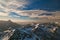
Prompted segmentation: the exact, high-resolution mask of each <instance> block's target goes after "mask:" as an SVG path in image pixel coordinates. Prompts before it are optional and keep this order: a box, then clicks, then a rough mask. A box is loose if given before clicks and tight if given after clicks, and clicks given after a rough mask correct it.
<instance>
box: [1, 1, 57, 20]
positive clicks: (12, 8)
mask: <svg viewBox="0 0 60 40" xmlns="http://www.w3.org/2000/svg"><path fill="white" fill-rule="evenodd" d="M36 1H37V0H36ZM36 1H34V2H36ZM34 2H33V1H32V0H30V1H29V0H13V1H12V0H0V20H2V19H3V20H4V19H5V20H9V19H11V20H33V21H34V20H35V21H36V20H40V17H41V14H43V13H48V14H49V13H52V14H53V13H58V11H55V12H49V11H46V10H40V9H39V8H38V9H34V10H25V9H27V8H29V7H30V6H31V7H32V5H31V4H32V3H34ZM27 5H30V6H27ZM33 7H34V6H33ZM43 16H44V15H43Z"/></svg>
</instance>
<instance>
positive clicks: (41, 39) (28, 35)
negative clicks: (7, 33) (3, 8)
mask: <svg viewBox="0 0 60 40" xmlns="http://www.w3.org/2000/svg"><path fill="white" fill-rule="evenodd" d="M59 37H60V26H59V25H58V24H56V23H42V24H30V25H25V27H23V28H16V30H15V31H14V34H13V35H12V36H11V37H10V38H9V40H60V38H59Z"/></svg>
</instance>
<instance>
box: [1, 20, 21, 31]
mask: <svg viewBox="0 0 60 40" xmlns="http://www.w3.org/2000/svg"><path fill="white" fill-rule="evenodd" d="M9 27H12V28H16V27H21V25H19V24H17V23H14V22H12V21H10V20H9V21H0V31H5V30H7V29H8V28H9Z"/></svg>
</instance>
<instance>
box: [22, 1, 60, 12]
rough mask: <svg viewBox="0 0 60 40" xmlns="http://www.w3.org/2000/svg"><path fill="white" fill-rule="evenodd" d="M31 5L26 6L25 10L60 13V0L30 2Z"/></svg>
mask: <svg viewBox="0 0 60 40" xmlns="http://www.w3.org/2000/svg"><path fill="white" fill-rule="evenodd" d="M28 1H29V4H28V5H25V6H26V8H23V10H36V9H41V10H47V11H58V10H60V2H59V0H28Z"/></svg>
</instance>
